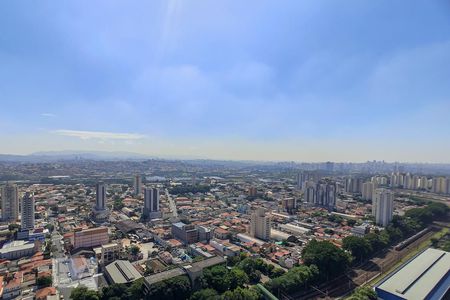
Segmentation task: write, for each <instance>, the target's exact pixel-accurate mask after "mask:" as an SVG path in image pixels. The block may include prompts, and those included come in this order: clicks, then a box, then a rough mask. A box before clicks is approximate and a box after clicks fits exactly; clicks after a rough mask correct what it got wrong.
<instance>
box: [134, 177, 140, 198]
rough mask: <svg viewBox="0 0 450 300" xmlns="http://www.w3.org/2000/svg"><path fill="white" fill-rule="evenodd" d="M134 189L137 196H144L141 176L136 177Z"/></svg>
mask: <svg viewBox="0 0 450 300" xmlns="http://www.w3.org/2000/svg"><path fill="white" fill-rule="evenodd" d="M133 188H134V195H135V196H139V195H140V194H142V177H141V175H136V176H134V182H133Z"/></svg>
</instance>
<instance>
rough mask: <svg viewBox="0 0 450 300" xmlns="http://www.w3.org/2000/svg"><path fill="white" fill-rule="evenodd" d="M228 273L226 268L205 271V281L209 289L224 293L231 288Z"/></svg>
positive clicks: (213, 268) (220, 267) (218, 267)
mask: <svg viewBox="0 0 450 300" xmlns="http://www.w3.org/2000/svg"><path fill="white" fill-rule="evenodd" d="M227 273H228V270H227V268H226V267H225V266H222V265H220V266H214V267H212V268H208V269H205V270H203V279H204V281H205V282H206V284H207V286H208V287H210V288H213V289H215V290H216V291H218V292H219V293H223V292H225V291H226V290H227V289H228V288H229V282H227V281H226V279H228V278H227V277H226V275H227Z"/></svg>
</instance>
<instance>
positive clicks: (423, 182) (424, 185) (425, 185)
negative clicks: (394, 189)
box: [420, 176, 428, 190]
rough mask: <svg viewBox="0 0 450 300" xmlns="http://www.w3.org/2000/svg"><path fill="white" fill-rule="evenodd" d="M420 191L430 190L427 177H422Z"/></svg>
mask: <svg viewBox="0 0 450 300" xmlns="http://www.w3.org/2000/svg"><path fill="white" fill-rule="evenodd" d="M420 189H422V190H426V189H428V178H427V176H422V177H420Z"/></svg>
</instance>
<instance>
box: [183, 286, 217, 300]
mask: <svg viewBox="0 0 450 300" xmlns="http://www.w3.org/2000/svg"><path fill="white" fill-rule="evenodd" d="M189 299H190V300H214V299H219V294H218V293H217V291H216V290H215V289H202V290H200V291H197V292H195V293H194V294H192V296H191V298H189Z"/></svg>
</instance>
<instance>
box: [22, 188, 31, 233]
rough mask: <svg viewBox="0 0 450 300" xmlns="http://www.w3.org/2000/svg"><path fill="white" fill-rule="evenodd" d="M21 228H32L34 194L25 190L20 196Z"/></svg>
mask: <svg viewBox="0 0 450 300" xmlns="http://www.w3.org/2000/svg"><path fill="white" fill-rule="evenodd" d="M21 229H22V230H31V229H34V196H33V194H31V193H30V192H26V193H25V195H24V196H23V198H22V206H21Z"/></svg>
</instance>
